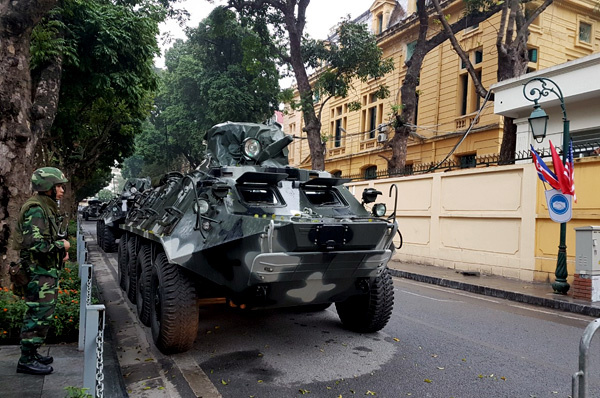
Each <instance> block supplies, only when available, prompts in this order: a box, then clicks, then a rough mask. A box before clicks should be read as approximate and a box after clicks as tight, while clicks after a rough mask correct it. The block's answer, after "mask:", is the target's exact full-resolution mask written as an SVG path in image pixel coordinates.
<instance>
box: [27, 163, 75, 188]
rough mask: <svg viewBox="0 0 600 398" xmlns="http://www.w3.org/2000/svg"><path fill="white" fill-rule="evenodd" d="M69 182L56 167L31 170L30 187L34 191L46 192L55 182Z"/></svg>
mask: <svg viewBox="0 0 600 398" xmlns="http://www.w3.org/2000/svg"><path fill="white" fill-rule="evenodd" d="M66 182H69V180H67V178H66V177H65V175H64V174H63V172H62V171H60V170H59V169H57V168H56V167H42V168H39V169H37V170H36V171H34V172H33V175H32V176H31V187H32V188H33V190H34V191H38V192H46V191H49V190H51V189H52V187H53V186H54V185H56V184H64V183H66Z"/></svg>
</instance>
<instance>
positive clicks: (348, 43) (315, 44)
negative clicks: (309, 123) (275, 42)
mask: <svg viewBox="0 0 600 398" xmlns="http://www.w3.org/2000/svg"><path fill="white" fill-rule="evenodd" d="M302 45H303V47H302V49H303V55H304V57H305V62H306V64H307V66H309V67H312V68H317V67H320V68H321V71H320V72H319V73H318V75H317V81H316V83H315V84H314V88H313V90H314V91H315V93H316V94H318V95H319V96H321V97H330V96H339V97H347V96H348V94H349V91H350V89H351V88H352V81H353V80H354V79H357V80H359V81H361V82H366V81H368V80H371V79H377V78H380V77H383V76H384V75H385V74H387V73H389V72H391V71H392V70H393V69H394V64H393V60H392V59H383V58H382V57H383V52H382V50H381V48H379V47H378V46H377V41H376V39H375V36H373V35H372V34H371V33H370V32H369V31H368V30H367V28H366V26H365V25H363V24H356V23H352V22H350V21H344V22H342V23H341V24H340V26H339V28H338V32H337V37H336V38H335V39H334V40H333V41H332V42H331V43H328V45H327V44H326V43H325V42H323V41H321V40H310V39H306V40H304V42H303V44H302ZM377 95H378V97H379V98H385V97H387V96H388V95H389V90H388V89H387V88H386V87H385V86H381V87H380V89H379V91H378V92H377ZM355 105H356V104H355ZM353 109H354V110H356V107H354V108H353Z"/></svg>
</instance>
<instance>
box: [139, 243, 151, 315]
mask: <svg viewBox="0 0 600 398" xmlns="http://www.w3.org/2000/svg"><path fill="white" fill-rule="evenodd" d="M137 264H138V266H137V272H138V280H137V297H136V307H137V314H138V318H139V319H140V322H142V324H144V325H146V326H150V305H151V303H150V282H151V280H152V248H151V246H150V245H147V244H143V245H141V246H140V251H139V252H138V255H137Z"/></svg>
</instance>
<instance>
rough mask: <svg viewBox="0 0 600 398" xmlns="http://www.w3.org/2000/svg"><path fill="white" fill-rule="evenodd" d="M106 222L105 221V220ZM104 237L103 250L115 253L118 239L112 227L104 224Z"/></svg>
mask: <svg viewBox="0 0 600 398" xmlns="http://www.w3.org/2000/svg"><path fill="white" fill-rule="evenodd" d="M103 224H104V222H103ZM103 232H104V234H103V237H102V250H104V251H105V252H106V253H114V252H116V251H117V239H116V238H115V234H114V231H113V229H112V227H109V226H108V225H106V224H104V227H103Z"/></svg>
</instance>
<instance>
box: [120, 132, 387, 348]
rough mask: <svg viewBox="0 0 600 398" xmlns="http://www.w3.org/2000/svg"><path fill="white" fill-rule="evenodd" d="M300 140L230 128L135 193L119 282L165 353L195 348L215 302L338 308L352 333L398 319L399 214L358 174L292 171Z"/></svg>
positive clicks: (244, 306) (123, 243)
mask: <svg viewBox="0 0 600 398" xmlns="http://www.w3.org/2000/svg"><path fill="white" fill-rule="evenodd" d="M291 141H292V138H291V137H290V136H287V135H285V134H284V133H283V131H282V130H281V127H280V126H279V125H277V124H276V125H262V124H249V123H230V122H228V123H223V124H219V125H217V126H214V127H213V128H212V129H211V130H209V131H208V132H207V134H206V142H207V159H206V160H205V162H204V163H203V164H202V165H201V166H200V167H199V168H198V169H197V170H195V171H192V172H191V173H189V174H186V175H183V174H181V173H176V172H173V173H169V174H167V175H165V176H164V177H163V179H162V181H161V184H160V185H159V186H158V187H156V188H154V189H151V190H147V191H144V193H143V194H142V195H140V196H138V197H137V198H136V200H135V203H134V205H133V207H132V208H131V209H130V210H129V212H128V214H127V218H126V219H125V221H124V223H123V224H122V225H121V229H122V230H123V231H124V233H123V235H122V236H121V239H120V241H119V244H118V252H119V256H118V259H119V261H118V264H119V267H118V268H119V275H120V277H119V278H120V284H121V287H122V288H123V289H124V290H125V291H126V292H127V296H128V298H129V299H130V301H132V303H134V304H136V306H137V311H138V315H139V318H140V320H141V322H142V323H144V324H145V325H147V326H150V328H151V330H152V337H153V340H154V343H155V344H156V346H157V347H158V348H159V349H160V350H161V351H162V352H164V353H175V352H182V351H186V350H188V349H189V348H190V347H191V346H192V344H193V341H194V339H195V338H196V335H197V332H198V318H199V306H200V305H201V304H202V303H206V302H212V303H214V302H220V303H227V304H229V305H230V306H232V307H237V308H240V309H259V308H274V307H293V306H302V308H305V309H310V310H323V309H325V308H327V307H328V306H330V305H331V304H332V303H335V306H336V308H337V313H338V314H339V317H340V320H341V322H342V324H343V325H344V326H345V327H346V328H348V329H350V330H353V331H356V332H361V333H369V332H376V331H378V330H380V329H382V328H383V327H384V326H385V325H386V324H387V322H388V320H389V318H390V316H391V313H392V307H393V300H394V294H393V286H392V278H391V275H390V273H389V271H388V268H387V263H388V260H389V259H390V257H391V255H392V252H393V250H394V245H393V243H392V240H393V238H394V236H395V235H396V233H397V231H398V226H397V224H396V221H395V217H388V218H384V215H385V212H386V211H385V206H384V205H383V204H373V202H375V199H376V197H377V195H378V194H380V192H377V191H375V190H374V189H372V188H370V189H367V190H365V192H364V193H363V203H361V202H359V201H358V200H357V199H356V198H355V197H354V196H353V195H352V193H351V192H350V191H349V190H348V189H347V188H346V187H344V185H343V184H344V183H345V182H348V180H345V179H340V178H334V177H332V175H331V174H330V173H328V172H324V171H310V170H302V169H297V168H292V167H289V165H288V160H287V152H288V150H287V145H288V144H289V143H290V142H291ZM367 203H371V204H372V205H371V206H372V212H370V211H368V210H367V209H366V208H365V206H364V205H365V204H367Z"/></svg>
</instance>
